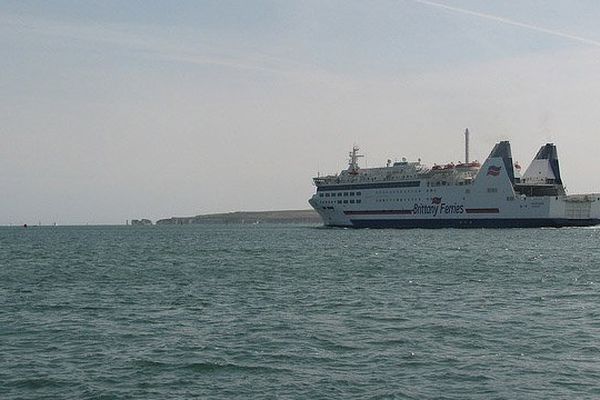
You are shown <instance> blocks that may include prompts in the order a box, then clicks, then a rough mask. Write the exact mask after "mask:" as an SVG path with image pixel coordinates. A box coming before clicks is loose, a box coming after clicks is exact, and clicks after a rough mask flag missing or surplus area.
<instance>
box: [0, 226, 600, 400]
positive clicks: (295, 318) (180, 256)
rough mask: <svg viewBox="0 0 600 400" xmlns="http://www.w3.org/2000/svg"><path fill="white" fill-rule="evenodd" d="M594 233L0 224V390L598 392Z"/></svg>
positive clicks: (442, 394) (196, 394)
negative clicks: (9, 226)
mask: <svg viewBox="0 0 600 400" xmlns="http://www.w3.org/2000/svg"><path fill="white" fill-rule="evenodd" d="M599 246H600V230H599V229H558V230H557V229H537V230H536V229H533V230H434V231H431V230H410V231H402V230H345V229H323V228H317V227H314V226H300V225H252V226H249V225H212V226H189V227H139V228H137V227H136V228H134V227H124V226H123V227H56V228H50V227H47V228H28V229H23V228H2V229H0V397H1V398H2V399H41V398H45V399H56V398H69V399H81V398H98V399H100V398H102V399H113V398H114V399H164V398H214V399H232V398H239V399H247V398H305V399H317V398H344V399H351V398H356V399H364V398H414V399H424V398H440V399H443V398H448V399H470V398H473V399H475V398H485V399H488V398H511V399H515V398H520V399H547V398H590V399H592V398H599V397H600V294H599V288H600V286H599V284H600V250H599Z"/></svg>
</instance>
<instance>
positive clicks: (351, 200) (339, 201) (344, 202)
mask: <svg viewBox="0 0 600 400" xmlns="http://www.w3.org/2000/svg"><path fill="white" fill-rule="evenodd" d="M361 202H362V200H361V199H356V200H354V199H350V200H338V201H337V203H338V204H348V203H350V204H354V203H357V204H358V203H361ZM324 203H327V202H326V201H324ZM330 203H335V201H331V202H330Z"/></svg>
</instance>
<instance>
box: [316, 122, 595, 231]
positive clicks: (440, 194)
mask: <svg viewBox="0 0 600 400" xmlns="http://www.w3.org/2000/svg"><path fill="white" fill-rule="evenodd" d="M465 141H466V143H465V162H463V163H458V164H452V163H451V164H446V165H434V166H432V167H428V166H426V165H424V164H422V163H421V162H420V160H419V161H407V160H406V159H403V160H402V161H401V162H395V163H392V162H391V161H389V160H388V163H387V165H386V166H385V167H379V168H360V167H359V164H358V160H359V158H360V157H362V156H361V155H360V154H359V153H358V151H359V148H358V147H357V146H355V147H354V148H353V149H352V152H350V160H349V163H348V168H347V169H346V170H343V171H341V173H340V174H336V175H330V176H323V177H316V178H314V179H313V181H314V183H315V186H316V188H317V190H316V193H315V194H314V195H313V196H312V198H311V199H310V200H309V203H310V205H311V206H312V207H313V208H314V209H315V210H316V211H317V212H318V213H319V215H320V216H321V218H322V219H323V222H324V224H325V225H327V226H340V227H354V228H514V227H564V226H591V225H598V224H600V193H593V194H577V195H567V194H566V192H565V188H564V186H563V182H562V179H561V176H560V168H559V162H558V154H557V151H556V146H555V145H554V144H552V143H548V144H546V145H544V146H542V148H541V149H540V150H539V152H538V153H537V155H536V156H535V158H534V160H533V161H532V162H531V164H530V165H529V167H528V168H527V170H526V171H525V173H524V174H523V175H521V167H520V166H519V165H517V164H514V163H513V159H512V154H511V148H510V143H509V142H507V141H503V142H499V143H497V144H496V145H495V146H494V148H493V150H492V152H491V153H490V155H489V157H488V158H487V159H486V160H485V162H484V163H483V165H481V164H480V163H478V162H477V161H475V162H470V161H469V158H468V157H469V147H468V146H469V145H468V143H469V133H468V130H467V131H466V132H465Z"/></svg>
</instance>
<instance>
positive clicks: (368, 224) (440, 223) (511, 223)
mask: <svg viewBox="0 0 600 400" xmlns="http://www.w3.org/2000/svg"><path fill="white" fill-rule="evenodd" d="M351 221H352V227H353V228H425V229H435V228H544V227H552V228H561V227H566V226H594V225H600V219H597V218H595V219H565V218H526V219H525V218H474V219H353V220H351Z"/></svg>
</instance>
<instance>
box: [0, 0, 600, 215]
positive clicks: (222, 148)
mask: <svg viewBox="0 0 600 400" xmlns="http://www.w3.org/2000/svg"><path fill="white" fill-rule="evenodd" d="M598 21H600V2H598V1H596V0H589V1H584V0H555V1H549V0H519V1H487V0H486V1H483V0H481V1H479V0H439V1H438V0H436V1H435V2H431V1H415V0H385V1H361V2H354V1H348V0H343V1H324V0H319V1H297V2H294V1H283V0H281V1H195V0H194V1H147V0H143V1H142V0H139V1H133V0H129V1H122V0H118V1H108V0H98V1H79V0H77V1H61V0H53V1H23V0H16V1H10V0H4V1H2V2H0V121H1V124H0V139H1V140H2V142H1V143H2V144H1V146H0V183H1V185H2V201H1V202H0V224H10V223H13V224H20V223H24V222H27V223H37V222H38V221H41V222H42V223H52V222H57V223H59V224H67V223H124V221H125V220H126V219H131V218H141V217H148V218H151V219H157V218H163V217H170V216H187V215H196V214H201V213H208V212H220V211H234V210H267V209H300V208H308V207H309V206H308V204H307V199H308V198H309V197H310V196H311V195H312V192H313V190H314V189H313V186H312V182H311V177H312V176H314V175H316V173H317V171H320V172H321V173H333V172H336V171H339V170H340V169H341V168H343V167H345V164H346V157H347V152H348V150H349V149H350V147H351V146H352V144H353V143H357V144H359V145H360V146H361V148H362V150H363V152H364V153H366V155H367V158H366V162H367V164H368V165H369V166H375V165H382V164H384V163H385V160H386V159H388V158H391V159H399V158H401V157H403V156H406V157H408V158H409V159H416V158H418V157H420V158H422V159H423V161H424V162H426V163H429V164H431V163H434V162H438V163H442V162H449V161H457V160H460V159H461V158H462V157H463V142H462V140H463V136H462V133H463V130H464V128H465V127H469V128H470V130H471V132H472V151H471V153H472V154H473V156H474V157H476V158H479V159H480V160H481V159H483V158H485V157H486V156H487V154H488V153H489V151H490V150H491V147H492V146H493V144H494V143H495V142H496V141H497V140H500V139H510V140H511V142H512V148H513V155H514V157H515V158H516V159H517V160H519V161H520V162H521V163H522V164H524V166H526V165H528V163H529V161H530V160H531V158H532V157H533V156H534V154H535V152H536V151H537V149H538V148H539V146H541V145H542V144H543V143H545V142H547V141H553V142H555V143H556V144H557V145H558V151H559V156H560V158H561V166H562V173H563V178H564V180H565V182H566V185H567V187H568V189H569V191H570V192H571V193H574V192H580V191H594V190H595V191H600V174H598V154H599V151H600V24H598Z"/></svg>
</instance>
